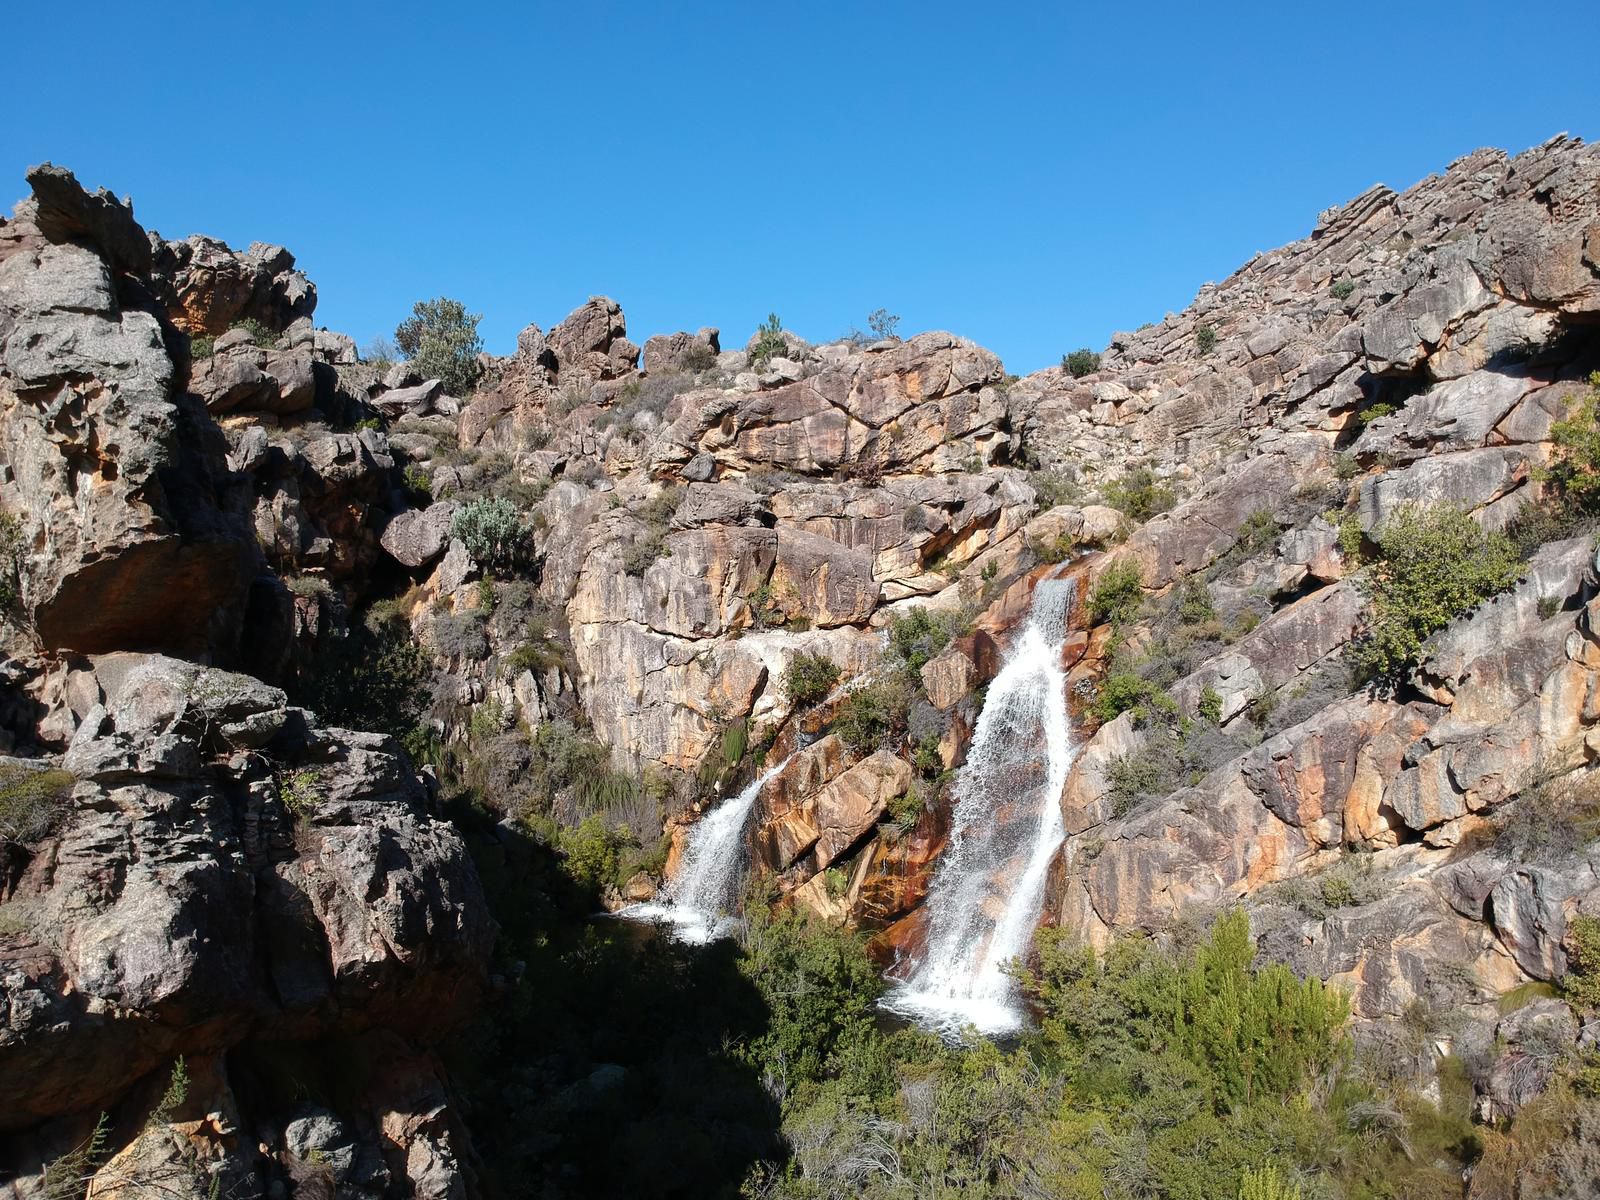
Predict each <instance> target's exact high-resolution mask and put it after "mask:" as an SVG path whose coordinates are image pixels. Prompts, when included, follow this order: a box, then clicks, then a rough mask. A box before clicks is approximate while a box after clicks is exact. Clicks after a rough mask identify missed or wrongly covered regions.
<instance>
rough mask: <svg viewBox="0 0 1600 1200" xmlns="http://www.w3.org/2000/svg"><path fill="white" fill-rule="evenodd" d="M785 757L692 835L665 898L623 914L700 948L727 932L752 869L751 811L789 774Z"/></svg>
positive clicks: (703, 820) (633, 906)
mask: <svg viewBox="0 0 1600 1200" xmlns="http://www.w3.org/2000/svg"><path fill="white" fill-rule="evenodd" d="M788 761H789V760H788V759H784V761H783V762H780V763H779V764H778V765H777V766H775V767H772V768H771V769H770V770H767V771H763V772H762V773H761V774H760V775H759V776H757V777H756V778H755V779H754V780H752V781H751V783H750V784H749V785H748V786H747V787H746V788H745V789H744V790H743V791H742V792H740V793H739V794H738V795H736V796H734V797H733V798H732V799H731V800H727V801H725V802H724V803H722V804H720V805H718V806H717V807H716V808H715V809H713V810H712V811H711V813H709V814H708V815H707V816H705V817H702V818H701V819H700V820H699V821H698V822H696V823H695V826H694V828H693V829H691V830H690V831H689V836H688V840H687V841H686V842H685V843H684V847H683V860H682V862H680V863H679V865H678V873H677V874H676V875H674V876H673V877H672V881H671V882H670V883H668V884H667V887H666V892H665V896H664V899H663V900H661V901H659V902H656V903H651V904H630V905H629V906H628V907H627V908H624V909H622V910H621V911H620V912H618V913H617V916H619V917H623V918H625V919H627V920H630V921H649V922H652V923H654V924H657V925H669V926H671V927H672V931H673V935H674V936H675V937H677V938H678V939H679V940H680V941H685V942H690V943H694V944H696V945H699V944H703V943H705V942H709V941H711V940H712V939H714V938H717V937H721V936H722V935H723V934H725V933H727V932H728V930H729V928H730V927H731V925H732V921H733V916H732V914H733V913H734V911H735V910H736V909H737V907H738V904H739V888H740V885H741V884H742V883H743V882H744V875H745V868H746V867H748V866H749V858H748V855H747V853H746V850H747V847H746V844H745V834H746V831H747V829H748V827H749V824H750V811H751V809H753V808H754V807H755V803H756V798H757V797H758V796H760V795H761V788H762V785H764V784H765V783H766V782H767V780H769V779H771V778H772V777H773V776H774V775H776V774H777V773H778V772H779V771H781V770H783V767H784V763H787V762H788Z"/></svg>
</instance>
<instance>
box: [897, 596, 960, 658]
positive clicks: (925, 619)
mask: <svg viewBox="0 0 1600 1200" xmlns="http://www.w3.org/2000/svg"><path fill="white" fill-rule="evenodd" d="M968 620H969V618H968V617H967V615H966V614H965V613H962V612H955V611H951V610H949V609H945V610H943V611H938V612H936V611H934V610H932V609H930V608H928V607H927V606H926V605H919V606H918V607H916V608H913V609H911V610H910V611H909V612H907V613H906V614H905V615H903V616H900V615H896V616H893V617H890V618H889V649H890V651H891V652H892V653H894V654H895V655H896V656H897V657H898V658H899V659H900V661H901V662H903V663H904V664H905V666H906V669H907V670H908V671H911V672H913V673H915V672H918V671H921V670H922V668H923V667H924V666H925V665H926V664H927V662H928V660H929V659H930V658H932V657H933V656H934V655H935V654H938V653H939V651H941V650H943V649H944V648H945V647H946V646H948V645H949V644H950V642H951V639H953V638H956V637H960V636H961V634H962V633H964V632H966V629H967V624H968Z"/></svg>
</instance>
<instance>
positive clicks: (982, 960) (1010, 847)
mask: <svg viewBox="0 0 1600 1200" xmlns="http://www.w3.org/2000/svg"><path fill="white" fill-rule="evenodd" d="M1075 586H1076V585H1075V583H1074V582H1073V581H1071V580H1043V581H1041V582H1040V583H1039V584H1038V585H1037V587H1036V588H1035V589H1034V594H1033V606H1032V609H1031V610H1030V612H1029V615H1028V623H1027V625H1026V626H1025V627H1024V628H1023V630H1022V633H1021V635H1020V636H1019V637H1018V639H1017V641H1016V643H1015V644H1014V645H1013V646H1012V647H1011V650H1010V653H1009V654H1008V655H1007V657H1006V661H1005V665H1004V666H1003V667H1002V668H1001V671H1000V673H999V674H998V675H997V676H995V679H994V681H993V682H992V683H991V684H990V685H989V691H988V696H987V699H986V701H985V703H984V706H983V712H982V713H981V714H980V715H979V717H978V727H977V729H976V730H974V732H973V737H972V747H971V749H970V751H969V752H968V755H967V761H966V765H965V766H963V767H962V768H961V772H960V774H959V775H958V776H957V779H956V784H955V792H954V796H955V811H954V813H953V816H952V829H951V834H950V845H949V847H948V848H947V849H946V850H945V852H944V854H943V855H942V856H941V857H940V860H939V865H938V867H937V868H936V869H935V872H934V877H933V883H932V886H931V887H930V889H929V892H928V900H927V908H928V926H927V938H926V942H925V944H924V949H923V952H922V954H921V956H920V957H919V958H917V959H915V960H914V961H913V962H912V964H911V966H910V969H909V970H908V971H907V972H906V973H905V975H904V977H903V979H902V980H901V981H900V982H898V983H897V984H895V985H894V986H893V987H891V989H890V991H889V993H888V994H887V995H886V996H885V998H884V1001H883V1006H884V1007H885V1008H886V1009H888V1010H889V1011H891V1012H895V1013H898V1014H900V1015H902V1016H905V1017H909V1018H910V1019H912V1020H914V1021H916V1022H918V1023H919V1024H922V1025H926V1026H929V1027H931V1028H933V1029H936V1030H938V1031H939V1032H941V1033H944V1034H946V1035H956V1034H959V1033H960V1031H961V1030H963V1029H965V1028H966V1027H967V1026H973V1027H976V1028H977V1030H978V1031H979V1032H980V1033H989V1034H1003V1033H1008V1032H1012V1031H1014V1030H1016V1029H1018V1028H1019V1027H1020V1026H1021V1024H1022V1021H1023V1016H1024V1014H1023V1010H1022V1005H1021V1000H1020V997H1019V995H1018V989H1017V984H1016V981H1015V980H1014V979H1012V978H1011V977H1010V976H1009V975H1007V974H1006V972H1005V967H1006V965H1007V964H1008V963H1009V962H1011V960H1013V959H1015V958H1019V957H1021V956H1022V955H1023V954H1024V953H1026V951H1027V948H1028V942H1029V940H1030V939H1031V938H1032V936H1033V930H1034V926H1035V925H1036V924H1037V922H1038V920H1039V912H1040V909H1041V907H1042V905H1043V902H1044V886H1045V876H1046V874H1047V873H1048V872H1049V869H1050V860H1051V859H1052V858H1053V857H1054V856H1055V853H1056V850H1057V849H1058V848H1059V847H1060V845H1061V843H1062V840H1063V839H1064V837H1065V828H1064V826H1063V824H1062V818H1061V791H1062V788H1063V787H1064V786H1065V784H1066V779H1067V769H1068V767H1069V766H1070V765H1071V762H1072V754H1073V746H1072V730H1071V724H1070V722H1069V721H1068V718H1067V700H1066V677H1065V674H1064V673H1063V671H1062V669H1061V643H1062V640H1063V638H1064V637H1065V636H1066V618H1067V614H1068V613H1069V612H1070V611H1071V607H1072V600H1073V595H1074V589H1075Z"/></svg>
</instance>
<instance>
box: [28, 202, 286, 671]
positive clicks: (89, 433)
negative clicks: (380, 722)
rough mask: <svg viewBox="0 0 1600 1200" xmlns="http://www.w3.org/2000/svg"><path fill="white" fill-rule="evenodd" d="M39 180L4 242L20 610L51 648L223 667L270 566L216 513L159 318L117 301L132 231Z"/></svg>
mask: <svg viewBox="0 0 1600 1200" xmlns="http://www.w3.org/2000/svg"><path fill="white" fill-rule="evenodd" d="M41 178H48V179H49V180H50V184H49V186H48V187H47V188H46V190H45V192H44V193H43V194H41V195H36V196H35V197H34V198H33V199H32V200H31V201H25V202H24V203H23V204H21V205H19V206H18V209H17V216H16V219H15V220H14V221H12V222H11V223H10V224H8V225H6V226H4V227H3V230H0V255H3V261H0V455H3V457H4V459H5V462H6V464H7V465H8V467H9V471H8V472H7V479H6V482H5V483H4V484H3V485H0V499H3V503H4V506H5V509H6V510H7V511H8V512H10V513H12V514H15V515H16V516H17V518H18V520H19V524H20V529H19V534H20V555H19V568H20V570H19V574H20V577H21V600H22V605H23V608H24V609H25V610H26V611H27V613H28V614H29V616H30V618H31V620H32V624H33V626H34V628H35V629H36V631H37V632H38V634H39V637H40V639H41V640H42V641H43V643H44V645H45V646H46V647H47V648H52V649H57V648H59V649H71V650H78V651H83V652H89V653H93V652H98V651H105V650H113V649H122V648H127V647H140V648H146V649H172V650H181V651H184V652H188V653H219V654H222V655H227V654H230V653H232V651H233V647H234V646H235V645H236V643H237V640H238V637H239V631H240V626H241V621H242V619H243V611H244V606H245V600H246V594H247V590H248V586H249V583H250V579H251V576H252V575H253V574H255V572H256V570H257V569H258V564H259V562H260V555H259V552H258V550H257V549H256V546H255V544H254V540H253V539H252V538H251V537H250V534H249V531H248V527H247V525H246V524H245V521H244V519H243V516H242V514H239V513H232V512H226V511H224V509H223V508H222V506H221V505H220V504H219V499H220V497H219V494H218V491H219V487H218V485H219V482H220V478H221V476H222V474H223V471H224V463H223V446H222V443H221V438H220V436H219V435H218V433H217V431H216V428H215V426H213V425H211V424H210V423H209V421H208V420H207V419H206V417H205V414H204V410H203V409H202V408H200V406H199V405H198V404H197V403H195V402H192V401H185V400H184V399H182V398H181V397H179V396H177V395H175V389H174V371H173V364H172V360H171V359H170V358H169V356H168V354H167V351H166V347H165V343H164V335H163V330H162V324H161V318H160V316H159V315H158V314H156V313H153V312H149V311H145V310H142V309H139V308H136V307H131V306H129V305H126V304H124V303H123V301H122V300H121V298H120V295H121V289H119V288H118V287H117V286H116V281H115V278H114V276H115V273H116V272H117V271H119V270H121V269H124V268H125V267H127V266H129V265H136V264H135V263H130V260H129V258H128V255H127V252H126V247H124V246H123V243H124V242H125V241H126V240H127V230H126V228H125V227H126V225H127V223H130V222H131V221H132V215H131V213H128V212H126V211H125V210H121V209H115V208H113V207H108V203H109V202H108V201H106V199H105V198H104V197H103V196H101V197H98V198H95V197H87V196H85V195H84V193H83V192H82V189H80V188H77V185H76V183H75V181H72V179H71V176H70V175H66V174H65V173H50V174H48V175H46V176H42V177H41ZM86 213H87V214H89V215H86ZM135 228H136V227H135ZM86 230H87V232H85V231H86ZM96 231H98V232H96ZM91 236H97V237H99V238H100V239H101V241H102V242H104V243H105V244H106V245H107V246H109V247H110V248H109V249H104V250H102V249H101V248H100V247H99V246H98V245H91V244H85V243H86V241H87V240H88V238H89V237H91ZM53 239H68V240H53ZM70 239H77V240H70ZM119 247H121V248H120V249H119ZM107 255H110V256H111V257H106V256H107Z"/></svg>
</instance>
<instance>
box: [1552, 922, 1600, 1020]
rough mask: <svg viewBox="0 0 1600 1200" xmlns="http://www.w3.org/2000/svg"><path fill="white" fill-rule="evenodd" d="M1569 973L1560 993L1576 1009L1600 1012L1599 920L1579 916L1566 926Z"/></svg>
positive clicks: (1562, 979)
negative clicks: (1598, 1010)
mask: <svg viewBox="0 0 1600 1200" xmlns="http://www.w3.org/2000/svg"><path fill="white" fill-rule="evenodd" d="M1566 946H1567V973H1566V974H1565V975H1563V976H1562V977H1561V992H1562V994H1563V995H1564V996H1565V997H1566V999H1567V1001H1568V1002H1569V1003H1570V1004H1572V1005H1573V1006H1574V1007H1575V1008H1580V1009H1582V1010H1584V1011H1585V1012H1593V1011H1594V1010H1596V1009H1600V918H1596V917H1589V916H1576V917H1573V918H1572V920H1571V921H1569V922H1568V923H1567V938H1566Z"/></svg>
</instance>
